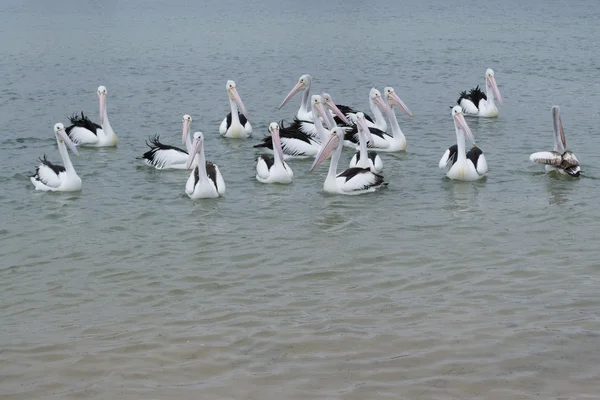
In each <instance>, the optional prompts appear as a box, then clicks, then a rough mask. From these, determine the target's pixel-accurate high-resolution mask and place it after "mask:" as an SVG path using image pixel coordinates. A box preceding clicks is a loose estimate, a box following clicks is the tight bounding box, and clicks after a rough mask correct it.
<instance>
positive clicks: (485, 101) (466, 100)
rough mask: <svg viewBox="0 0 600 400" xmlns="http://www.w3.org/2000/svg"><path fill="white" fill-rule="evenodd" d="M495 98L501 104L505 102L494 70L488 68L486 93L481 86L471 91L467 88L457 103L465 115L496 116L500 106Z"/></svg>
mask: <svg viewBox="0 0 600 400" xmlns="http://www.w3.org/2000/svg"><path fill="white" fill-rule="evenodd" d="M494 100H497V101H498V103H499V104H500V105H502V104H503V103H502V96H501V95H500V91H499V90H498V85H497V84H496V78H495V75H494V70H493V69H491V68H488V69H487V70H486V71H485V93H483V92H482V91H481V89H479V86H477V87H476V88H474V89H471V90H470V91H469V93H467V91H466V90H465V91H463V92H461V93H460V97H459V98H458V101H457V102H456V103H457V104H458V105H459V106H461V107H462V109H463V113H464V114H465V115H472V116H475V117H488V118H494V117H497V116H498V108H497V107H496V103H495V102H494Z"/></svg>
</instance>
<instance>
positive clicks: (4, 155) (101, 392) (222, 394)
mask: <svg viewBox="0 0 600 400" xmlns="http://www.w3.org/2000/svg"><path fill="white" fill-rule="evenodd" d="M599 18H600V3H598V2H597V1H595V0H580V1H577V0H574V1H570V2H564V1H556V0H555V1H541V0H537V1H517V0H506V1H502V2H499V1H498V2H487V3H482V2H476V1H469V0H457V1H451V2H450V1H442V0H424V1H403V2H396V1H392V0H381V1H356V0H347V1H342V0H332V1H316V0H306V1H303V2H291V1H289V2H278V1H274V0H265V1H241V0H222V1H206V2H193V1H185V0H169V1H167V0H146V1H143V0H130V1H118V0H105V1H98V0H89V1H75V0H58V1H53V2H49V1H48V2H46V1H41V0H28V1H25V0H19V1H18V0H4V1H2V2H1V3H0V33H1V36H0V37H1V39H0V54H1V57H0V71H1V72H2V73H1V74H0V88H1V89H2V92H1V95H0V132H1V133H0V188H1V190H0V256H1V259H0V321H1V323H0V397H2V398H3V399H15V400H16V399H171V398H173V399H290V400H293V399H400V398H402V399H486V400H488V399H592V398H593V399H600V351H599V349H600V295H599V293H600V249H599V247H598V243H599V240H600V232H599V229H598V228H599V226H600V210H599V207H598V194H599V191H598V189H597V187H598V178H599V177H600V171H599V168H598V163H599V160H598V157H597V154H598V152H599V151H600V131H599V129H598V126H600V108H599V106H598V105H599V104H600V91H599V87H600V86H599V84H598V82H599V80H598V76H599V75H600V41H599V40H598V39H599V38H600V30H599V28H598V20H599ZM486 68H493V69H494V70H495V72H496V80H497V82H498V86H499V89H500V92H501V93H502V95H503V97H504V107H502V108H500V116H499V118H497V119H475V118H469V119H468V122H469V124H470V126H471V129H472V131H473V133H474V135H475V138H476V140H477V142H478V145H479V147H480V148H482V149H483V151H484V152H485V154H486V157H487V160H488V164H489V173H488V176H487V178H485V179H484V180H482V181H479V182H470V183H466V182H454V181H450V180H448V179H447V178H445V177H444V174H443V171H441V170H439V169H438V167H437V164H438V161H439V159H440V157H441V156H442V154H443V152H444V151H445V150H446V149H447V148H448V147H449V146H450V145H452V144H453V143H455V133H454V126H453V123H452V119H451V114H450V109H449V106H451V105H453V104H454V103H455V101H456V99H457V97H458V93H459V92H460V91H462V90H465V89H470V88H472V87H474V86H475V85H482V86H483V85H484V72H485V69H486ZM305 73H309V74H311V75H312V77H313V86H312V92H313V93H320V92H322V91H327V92H329V93H330V94H331V95H332V97H333V99H334V100H335V101H336V102H337V103H339V104H346V105H350V106H353V107H355V108H358V109H363V110H367V107H368V97H367V96H368V92H369V90H370V88H371V87H376V88H378V89H379V90H382V89H383V87H385V86H392V87H394V88H395V90H396V92H397V93H398V94H399V96H400V97H401V98H402V99H403V100H404V101H405V103H406V104H407V105H408V106H409V107H410V108H411V110H412V112H413V113H414V117H413V118H409V117H408V116H406V115H400V114H398V118H399V122H400V126H401V128H402V130H403V132H404V134H405V135H406V137H407V141H408V148H407V151H406V152H404V153H399V154H382V158H383V162H384V171H383V175H384V176H385V179H386V181H388V182H389V187H388V188H387V189H385V190H382V191H380V192H378V193H374V194H369V195H364V196H332V195H326V194H325V193H324V192H323V181H324V178H325V175H326V173H327V168H328V166H327V164H328V162H325V163H324V165H323V166H321V167H319V168H318V169H317V170H316V171H314V172H312V173H309V172H308V169H309V168H310V164H311V162H312V160H298V161H296V160H294V161H291V162H290V166H291V168H292V169H293V171H294V174H295V177H294V181H293V183H292V184H291V185H287V186H277V185H264V184H260V183H258V182H257V181H256V180H255V178H254V175H255V159H256V156H257V155H258V154H259V153H258V152H257V151H256V150H257V149H254V148H253V147H252V146H253V145H254V144H257V143H258V142H259V141H260V140H261V139H262V137H263V136H264V135H266V134H267V126H268V123H270V122H272V121H279V120H281V119H285V120H286V121H288V122H289V121H291V119H292V117H293V115H294V114H295V112H296V110H297V108H298V105H299V103H300V96H298V97H296V98H295V99H294V100H292V101H291V103H290V104H289V105H286V106H285V107H283V108H282V109H280V110H277V109H276V107H277V106H278V105H279V103H280V102H281V101H282V100H283V98H284V96H285V95H286V94H287V93H288V91H289V90H290V89H291V88H292V87H293V86H294V84H295V83H296V82H297V79H298V77H299V76H300V75H302V74H305ZM228 79H233V80H235V81H236V83H237V88H238V92H239V93H240V96H241V97H242V99H243V101H244V103H245V105H246V108H247V109H248V113H249V116H250V119H251V122H252V124H253V128H254V133H253V136H252V138H250V139H248V140H230V139H225V138H222V137H220V136H219V134H218V126H219V123H220V121H221V120H222V118H223V117H224V116H225V114H226V113H227V112H228V102H227V97H226V96H227V95H226V92H225V82H226V81H227V80H228ZM99 85H105V86H106V87H107V88H108V97H107V109H108V113H109V115H110V121H111V124H112V126H113V128H114V130H115V132H116V134H117V136H118V137H119V145H118V147H117V148H116V149H82V150H81V157H79V158H77V157H74V156H72V160H73V163H74V165H75V168H76V170H77V171H78V174H79V176H80V177H81V178H82V180H83V190H82V191H81V192H79V193H42V192H38V191H35V190H34V188H33V185H32V184H31V183H30V181H29V178H28V176H29V175H31V174H32V173H33V171H34V169H35V166H36V165H37V158H38V157H41V156H43V155H44V154H46V155H47V156H48V157H49V159H50V160H51V161H55V162H59V161H60V156H59V154H58V151H57V148H56V140H55V139H54V134H53V131H52V126H53V125H54V124H55V123H56V122H63V123H65V124H67V122H68V121H67V117H68V116H69V115H71V114H73V113H75V112H80V111H84V112H85V113H87V114H89V116H90V117H91V118H92V120H94V121H97V120H98V117H97V114H98V100H97V96H96V88H97V87H98V86H99ZM553 105H559V106H560V107H561V115H562V119H563V125H564V128H565V133H566V137H567V144H568V148H569V149H570V150H572V151H574V152H575V154H576V155H577V157H578V159H579V161H580V163H581V164H582V168H583V170H584V171H585V173H584V174H583V176H582V177H581V178H579V179H566V178H561V177H557V176H554V175H552V174H546V173H545V172H544V170H543V168H542V167H541V166H539V165H535V164H532V163H531V162H530V161H529V159H528V158H529V154H530V153H532V152H534V151H542V150H551V149H552V147H553V133H552V118H551V113H550V107H551V106H553ZM186 113H189V114H191V115H192V117H193V118H194V122H193V123H192V132H194V131H197V130H199V131H202V132H203V133H204V135H205V147H206V153H207V157H208V159H210V160H212V161H213V162H215V163H216V164H217V165H218V166H219V168H220V170H221V172H222V174H223V176H224V179H225V181H226V184H227V193H226V194H225V196H224V197H222V198H219V199H214V200H202V201H192V200H190V199H189V198H188V197H187V196H186V195H185V193H184V187H185V182H186V180H187V177H188V173H187V172H185V171H157V170H154V169H150V168H148V167H146V166H144V165H143V163H142V162H141V160H139V159H136V157H139V156H140V155H141V154H142V153H143V152H144V151H146V149H147V147H146V145H145V140H147V139H148V137H149V136H153V135H155V134H160V135H161V136H160V137H161V139H162V140H163V141H164V142H165V143H168V144H173V145H179V143H180V138H181V117H182V115H183V114H186ZM350 156H351V153H350V152H349V151H345V152H344V155H343V160H342V164H341V167H345V165H347V164H346V163H347V162H348V161H349V159H350Z"/></svg>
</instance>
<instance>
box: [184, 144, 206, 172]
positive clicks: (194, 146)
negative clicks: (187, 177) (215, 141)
mask: <svg viewBox="0 0 600 400" xmlns="http://www.w3.org/2000/svg"><path fill="white" fill-rule="evenodd" d="M201 149H202V142H201V141H200V139H194V143H192V149H191V150H192V151H190V155H189V156H188V160H187V163H185V169H186V170H188V169H190V167H191V166H192V163H193V162H194V157H196V154H198V153H199V152H200V150H201Z"/></svg>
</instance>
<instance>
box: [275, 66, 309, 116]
mask: <svg viewBox="0 0 600 400" xmlns="http://www.w3.org/2000/svg"><path fill="white" fill-rule="evenodd" d="M311 82H312V78H311V77H310V75H308V74H304V75H302V76H301V77H300V79H298V83H296V86H294V88H293V89H292V90H291V91H290V92H289V93H288V95H287V96H285V99H283V102H281V105H280V106H279V107H277V109H278V110H279V109H280V108H281V107H283V106H284V105H286V103H287V102H288V101H290V100H291V99H292V97H294V95H295V94H296V93H298V92H300V91H302V90H307V89H310V84H311Z"/></svg>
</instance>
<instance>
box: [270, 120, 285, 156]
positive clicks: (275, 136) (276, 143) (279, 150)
mask: <svg viewBox="0 0 600 400" xmlns="http://www.w3.org/2000/svg"><path fill="white" fill-rule="evenodd" d="M271 138H273V149H274V150H275V149H276V151H277V154H279V159H280V160H281V161H283V150H282V148H281V138H280V137H279V126H278V127H276V128H275V129H273V132H272V133H271Z"/></svg>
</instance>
